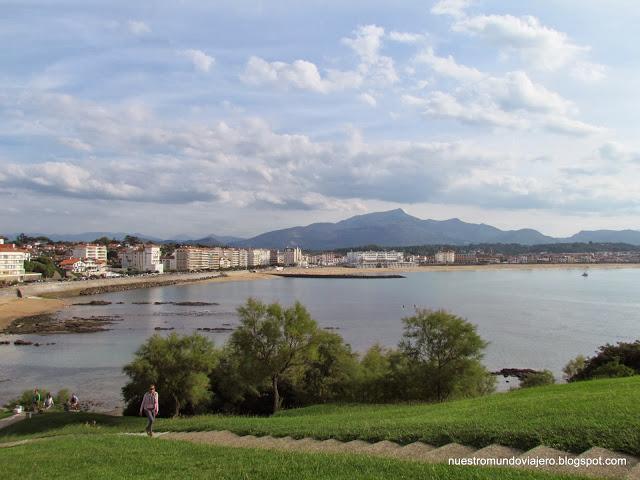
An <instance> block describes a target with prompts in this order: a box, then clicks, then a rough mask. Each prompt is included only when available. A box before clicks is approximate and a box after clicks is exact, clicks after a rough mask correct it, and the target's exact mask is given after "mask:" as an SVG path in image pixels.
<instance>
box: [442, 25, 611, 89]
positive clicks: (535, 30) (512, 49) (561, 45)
mask: <svg viewBox="0 0 640 480" xmlns="http://www.w3.org/2000/svg"><path fill="white" fill-rule="evenodd" d="M452 29H453V30H454V31H456V32H463V33H467V34H470V35H474V36H478V37H480V38H482V39H484V40H486V41H488V42H490V43H493V44H495V45H496V46H498V48H500V49H501V50H502V51H503V53H504V54H506V55H509V54H512V53H516V54H518V55H519V56H520V57H521V58H522V59H523V60H524V61H525V62H527V64H529V65H532V66H533V67H535V68H538V69H542V70H549V71H553V70H558V69H560V68H563V67H569V68H570V69H571V71H572V74H573V75H574V76H576V77H577V78H587V79H589V80H590V81H593V80H598V79H600V78H602V77H603V76H604V68H603V67H602V66H601V65H597V64H595V63H591V62H586V61H585V60H584V57H585V56H586V55H587V54H588V53H589V50H590V48H589V47H586V46H581V45H577V44H576V43H574V42H573V41H572V40H571V39H570V38H569V37H568V36H567V34H566V33H564V32H560V31H558V30H555V29H553V28H549V27H547V26H545V25H542V23H541V22H540V20H538V19H537V18H536V17H533V16H523V17H515V16H513V15H478V16H472V17H465V18H459V19H458V20H456V21H455V22H454V24H453V26H452Z"/></svg>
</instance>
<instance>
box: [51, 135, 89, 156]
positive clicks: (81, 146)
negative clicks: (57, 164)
mask: <svg viewBox="0 0 640 480" xmlns="http://www.w3.org/2000/svg"><path fill="white" fill-rule="evenodd" d="M59 142H60V143H61V144H62V145H66V146H67V147H69V148H72V149H73V150H77V151H79V152H90V151H91V150H93V149H92V148H91V145H89V144H87V143H85V142H83V141H82V140H79V139H77V138H68V137H65V138H60V139H59Z"/></svg>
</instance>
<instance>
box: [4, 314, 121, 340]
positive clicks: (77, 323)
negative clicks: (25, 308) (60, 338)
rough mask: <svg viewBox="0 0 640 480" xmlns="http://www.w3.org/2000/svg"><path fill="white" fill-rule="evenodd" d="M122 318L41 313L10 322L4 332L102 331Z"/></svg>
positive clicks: (16, 333) (20, 333)
mask: <svg viewBox="0 0 640 480" xmlns="http://www.w3.org/2000/svg"><path fill="white" fill-rule="evenodd" d="M119 320H122V318H120V317H118V316H109V315H97V316H91V317H88V318H83V317H73V318H71V319H60V318H57V317H56V316H54V315H48V314H42V315H32V316H29V317H22V318H19V319H18V320H15V321H14V322H12V323H11V324H10V325H9V326H8V327H7V328H6V329H5V330H4V333H9V334H13V335H26V334H33V333H37V334H51V333H93V332H104V331H106V330H108V329H107V328H105V327H106V326H107V325H110V324H112V323H114V322H117V321H119Z"/></svg>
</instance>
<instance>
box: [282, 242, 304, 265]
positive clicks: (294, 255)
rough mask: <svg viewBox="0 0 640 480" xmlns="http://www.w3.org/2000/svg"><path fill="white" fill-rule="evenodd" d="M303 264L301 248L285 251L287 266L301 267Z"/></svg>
mask: <svg viewBox="0 0 640 480" xmlns="http://www.w3.org/2000/svg"><path fill="white" fill-rule="evenodd" d="M301 263H302V250H301V249H300V247H295V248H287V249H286V250H285V251H284V264H285V265H287V266H292V265H300V264H301Z"/></svg>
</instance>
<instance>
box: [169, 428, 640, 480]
mask: <svg viewBox="0 0 640 480" xmlns="http://www.w3.org/2000/svg"><path fill="white" fill-rule="evenodd" d="M160 438H162V439H165V440H182V441H188V442H194V443H206V444H212V445H220V446H227V447H239V448H264V449H271V450H286V451H296V452H307V453H350V454H358V455H371V456H376V457H385V458H395V459H400V460H410V461H417V462H425V463H449V462H450V459H451V461H455V460H457V461H463V462H467V463H466V464H467V465H473V464H474V463H471V462H475V465H478V466H491V465H490V464H489V463H487V462H488V461H492V460H493V459H496V460H500V459H504V460H503V461H509V462H510V463H509V464H508V465H505V466H509V467H515V468H524V469H530V470H544V471H548V472H553V473H564V474H574V475H583V476H588V477H597V478H612V479H625V480H640V463H639V461H640V459H638V458H636V457H632V456H630V455H625V454H621V453H617V452H613V451H611V450H607V449H604V448H599V447H593V448H591V449H589V450H587V451H586V452H583V453H581V454H580V455H576V454H573V453H569V452H564V451H561V450H556V449H553V448H550V447H545V446H542V445H540V446H538V447H535V448H533V449H531V450H528V451H526V452H523V451H522V450H517V449H515V448H510V447H505V446H502V445H489V446H487V447H484V448H480V449H477V448H474V447H468V446H465V445H460V444H458V443H449V444H447V445H444V446H442V447H434V446H433V445H428V444H426V443H422V442H415V443H411V444H409V445H399V444H397V443H394V442H389V441H386V440H384V441H381V442H377V443H368V442H363V441H362V440H352V441H350V442H340V441H338V440H334V439H329V440H316V439H313V438H302V439H294V438H292V437H283V438H276V437H271V436H265V437H255V436H253V435H245V436H239V435H236V434H235V433H232V432H228V431H211V432H163V434H162V436H161V437H160ZM474 459H475V460H474ZM560 459H563V460H564V459H567V460H568V461H570V462H574V463H577V462H580V463H581V464H582V465H581V466H577V467H576V466H573V465H563V466H561V465H558V463H559V461H560ZM598 459H601V460H602V462H605V461H611V460H613V461H614V462H616V463H619V464H618V465H595V464H593V463H592V462H594V461H597V460H598ZM550 463H554V464H555V465H551V464H550ZM587 463H592V464H591V465H589V466H587V465H586V464H587ZM457 464H460V463H457ZM535 465H538V466H535Z"/></svg>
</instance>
